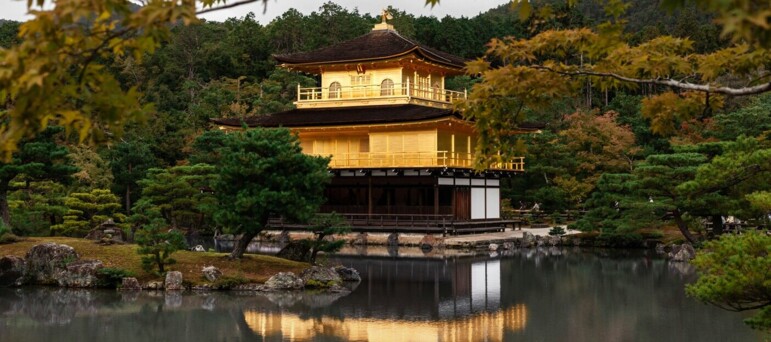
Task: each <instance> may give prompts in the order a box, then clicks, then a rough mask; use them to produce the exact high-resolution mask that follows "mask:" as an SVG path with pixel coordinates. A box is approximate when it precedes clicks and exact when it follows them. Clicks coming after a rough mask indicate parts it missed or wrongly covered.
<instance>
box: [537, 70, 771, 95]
mask: <svg viewBox="0 0 771 342" xmlns="http://www.w3.org/2000/svg"><path fill="white" fill-rule="evenodd" d="M530 67H531V68H533V69H537V70H545V71H549V72H553V73H556V74H560V75H565V76H597V77H608V78H613V79H616V80H619V81H624V82H630V83H639V84H656V85H665V86H670V87H673V88H679V89H684V90H693V91H701V92H705V93H715V94H723V95H730V96H746V95H755V94H761V93H765V92H769V91H771V82H768V83H763V84H759V85H756V86H752V87H742V88H731V87H713V86H711V85H708V84H696V83H690V82H684V81H677V80H673V79H669V78H634V77H627V76H623V75H619V74H616V73H612V72H596V71H588V70H579V71H560V70H555V69H554V68H551V67H546V66H542V65H531V66H530Z"/></svg>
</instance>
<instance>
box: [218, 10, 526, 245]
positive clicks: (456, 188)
mask: <svg viewBox="0 0 771 342" xmlns="http://www.w3.org/2000/svg"><path fill="white" fill-rule="evenodd" d="M386 18H387V13H385V12H384V14H383V20H382V22H381V23H379V24H376V25H375V27H374V28H373V29H372V31H371V32H369V33H367V34H365V35H363V36H360V37H357V38H354V39H351V40H348V41H344V42H341V43H338V44H335V45H332V46H329V47H325V48H321V49H317V50H314V51H309V52H300V53H291V54H282V55H275V56H274V58H275V59H276V61H278V63H279V66H280V67H282V68H286V69H289V70H293V71H298V72H304V73H308V74H313V75H316V76H318V77H319V78H320V80H321V84H320V86H319V87H312V88H304V87H300V86H299V85H298V89H297V100H296V102H294V104H295V106H296V108H295V109H293V110H289V111H285V112H279V113H273V114H269V115H261V116H252V117H247V118H245V119H241V118H222V119H214V120H213V122H214V124H215V125H217V126H219V128H220V129H240V128H241V127H243V125H244V124H245V125H247V126H248V127H258V126H260V127H286V128H289V129H291V130H292V131H293V132H294V133H295V134H297V136H298V137H299V140H300V144H301V147H302V149H303V151H304V153H307V154H311V155H320V156H331V161H330V163H329V167H330V173H333V174H334V176H333V179H332V181H331V184H330V185H329V186H328V187H327V190H326V196H327V199H328V201H327V203H326V204H325V205H323V206H322V208H321V211H322V212H332V211H334V212H337V213H339V214H342V215H344V216H345V217H346V218H347V219H348V220H349V222H350V223H351V225H352V226H353V229H354V230H355V231H356V230H359V231H378V230H383V231H395V232H399V231H413V232H444V233H453V232H455V233H457V232H463V231H484V230H500V229H503V225H504V224H505V223H506V222H505V221H504V220H502V219H501V204H500V203H501V198H500V197H501V196H500V185H501V177H506V176H510V175H512V174H514V173H518V172H523V171H524V159H523V158H521V157H520V158H515V159H514V160H512V161H511V162H508V163H501V164H497V165H494V167H493V168H492V169H490V170H486V171H485V172H475V171H474V168H473V165H472V164H473V160H474V151H475V146H474V145H475V131H474V125H473V123H472V122H469V121H468V120H464V119H463V118H462V117H461V115H460V114H459V113H458V112H455V111H454V110H453V109H452V103H453V101H455V100H459V99H464V98H465V97H466V93H465V92H458V91H452V90H448V89H446V88H445V79H446V78H447V77H450V76H456V75H461V74H463V69H464V67H465V62H466V60H464V59H463V58H460V57H457V56H453V55H451V54H448V53H445V52H442V51H438V50H436V49H433V48H430V47H427V46H425V45H423V44H420V43H418V42H415V41H413V40H411V39H408V38H405V37H403V36H401V35H400V34H399V33H398V32H397V31H396V30H394V28H393V26H392V25H390V24H388V23H387V22H386V20H385V19H386ZM523 131H526V130H523Z"/></svg>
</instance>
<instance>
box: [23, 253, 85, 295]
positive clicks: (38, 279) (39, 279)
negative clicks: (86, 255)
mask: <svg viewBox="0 0 771 342" xmlns="http://www.w3.org/2000/svg"><path fill="white" fill-rule="evenodd" d="M78 259H80V257H79V256H78V253H76V252H75V249H74V248H72V247H70V246H67V245H60V244H57V243H44V244H40V245H35V246H33V247H32V248H30V250H29V251H28V252H27V256H26V258H25V260H26V269H25V271H24V276H25V278H26V279H27V280H28V281H29V282H30V283H32V284H38V285H56V284H58V283H59V282H58V281H57V279H56V276H57V274H59V273H60V272H63V271H66V267H67V265H69V264H71V263H73V262H75V261H78Z"/></svg>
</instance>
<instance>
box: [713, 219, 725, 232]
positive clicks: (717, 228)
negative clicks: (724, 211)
mask: <svg viewBox="0 0 771 342" xmlns="http://www.w3.org/2000/svg"><path fill="white" fill-rule="evenodd" d="M712 234H713V235H715V236H717V235H723V217H722V216H720V215H712Z"/></svg>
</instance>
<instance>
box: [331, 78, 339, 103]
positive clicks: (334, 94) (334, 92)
mask: <svg viewBox="0 0 771 342" xmlns="http://www.w3.org/2000/svg"><path fill="white" fill-rule="evenodd" d="M340 93H341V87H340V82H332V84H330V85H329V98H330V99H339V98H340V95H341V94H340Z"/></svg>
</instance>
